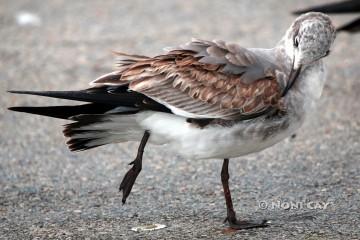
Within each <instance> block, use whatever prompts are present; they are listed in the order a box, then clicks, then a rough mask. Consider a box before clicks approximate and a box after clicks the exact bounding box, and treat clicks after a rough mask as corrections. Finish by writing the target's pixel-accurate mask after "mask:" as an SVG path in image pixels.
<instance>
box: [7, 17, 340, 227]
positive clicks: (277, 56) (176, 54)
mask: <svg viewBox="0 0 360 240" xmlns="http://www.w3.org/2000/svg"><path fill="white" fill-rule="evenodd" d="M334 39H335V28H334V26H333V25H332V23H331V20H330V18H329V17H328V16H327V15H325V14H322V13H316V12H312V13H307V14H304V15H301V16H299V17H298V18H297V19H296V20H295V21H294V22H293V23H292V24H291V26H290V28H289V29H288V30H287V31H286V33H285V35H284V36H283V38H282V39H281V40H280V41H279V42H278V44H277V45H276V46H275V47H274V48H271V49H263V48H244V47H241V46H240V45H238V44H235V43H227V42H225V41H221V40H214V41H205V40H199V39H193V40H192V41H191V42H188V43H186V44H183V45H181V46H179V47H172V48H167V49H166V52H165V53H163V54H160V55H158V56H155V57H147V56H141V55H133V54H126V53H121V52H116V54H117V55H118V57H119V62H118V66H117V69H116V70H115V71H114V72H111V73H109V74H105V75H103V76H101V77H99V78H97V79H96V80H94V81H92V82H91V87H90V88H87V89H85V90H80V91H35V92H34V91H10V92H11V93H17V94H30V95H38V96H47V97H53V98H61V99H68V100H75V101H82V102H86V104H82V105H74V106H45V107H26V106H25V107H12V108H9V109H10V110H14V111H18V112H27V113H32V114H39V115H45V116H50V117H55V118H62V119H68V120H71V121H72V122H71V123H69V124H67V125H65V128H64V131H63V132H64V135H65V136H66V137H68V138H69V140H68V142H67V144H68V146H69V148H70V150H71V151H82V150H87V149H91V148H95V147H98V146H102V145H105V144H109V143H121V142H127V141H140V145H139V148H138V152H137V156H136V157H135V160H134V161H132V162H131V163H130V165H132V167H131V168H130V170H129V171H128V172H127V173H126V175H125V177H124V178H123V180H122V182H121V184H120V188H119V190H120V191H122V192H123V198H122V202H123V203H125V202H126V199H127V197H128V196H129V194H130V191H131V189H132V187H133V185H134V183H135V180H136V178H137V176H138V175H139V173H140V171H141V169H142V157H143V152H144V149H145V146H146V144H147V143H151V144H157V145H164V146H165V147H166V149H168V150H170V151H174V152H176V153H177V154H180V155H181V156H183V157H184V158H188V159H194V160H197V159H213V158H219V159H222V160H223V165H222V169H221V181H222V185H223V190H224V196H225V202H226V207H227V217H226V219H225V220H226V221H227V222H228V223H229V225H230V227H231V228H233V229H248V228H257V227H266V226H268V223H267V221H266V220H255V221H254V220H253V221H250V220H248V221H245V220H238V218H237V217H236V213H235V210H234V207H233V202H232V198H231V192H230V188H229V172H228V168H229V159H230V158H235V157H239V156H244V155H247V154H249V153H254V152H258V151H261V150H263V149H265V148H268V147H270V146H272V145H274V144H276V143H278V142H280V141H281V140H283V139H285V138H286V137H288V136H291V134H293V133H294V132H295V131H296V130H297V129H298V128H299V127H300V126H301V125H302V123H303V122H304V119H305V118H306V116H307V114H308V113H309V112H310V110H311V109H312V108H313V106H314V105H315V103H316V101H317V100H318V99H319V97H320V95H321V92H322V89H323V85H324V82H325V68H324V65H323V61H322V58H324V57H326V56H327V55H328V54H329V51H330V47H331V45H332V43H333V41H334Z"/></svg>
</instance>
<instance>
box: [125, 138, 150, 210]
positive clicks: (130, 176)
mask: <svg viewBox="0 0 360 240" xmlns="http://www.w3.org/2000/svg"><path fill="white" fill-rule="evenodd" d="M149 137H150V132H149V131H145V132H144V135H143V137H142V139H141V142H140V145H139V148H138V152H137V155H136V158H135V160H134V161H132V162H131V163H129V165H133V166H132V168H130V170H129V171H128V172H127V173H126V175H125V177H124V179H123V180H122V182H121V183H120V187H119V191H123V198H122V203H123V204H125V202H126V198H127V197H128V196H129V194H130V192H131V189H132V187H133V186H134V183H135V180H136V178H137V176H138V175H139V173H140V171H141V168H142V156H143V153H144V148H145V145H146V142H147V141H148V139H149Z"/></svg>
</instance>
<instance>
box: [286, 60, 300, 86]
mask: <svg viewBox="0 0 360 240" xmlns="http://www.w3.org/2000/svg"><path fill="white" fill-rule="evenodd" d="M301 68H302V66H301V65H300V66H298V67H297V68H294V67H293V68H292V69H291V72H290V76H289V83H290V84H291V85H292V84H294V82H295V80H296V79H297V77H298V76H299V73H300V72H301Z"/></svg>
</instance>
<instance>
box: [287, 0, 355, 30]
mask: <svg viewBox="0 0 360 240" xmlns="http://www.w3.org/2000/svg"><path fill="white" fill-rule="evenodd" d="M312 11H317V12H322V13H335V14H349V13H350V14H352V13H359V12H360V1H359V0H347V1H342V2H334V3H327V4H323V5H319V6H314V7H310V8H306V9H303V10H298V11H294V12H293V13H294V14H303V13H306V12H312ZM337 31H338V32H340V31H344V32H349V33H356V32H359V31H360V17H358V18H356V19H354V20H352V21H351V22H348V23H346V24H344V25H342V26H340V27H338V28H337Z"/></svg>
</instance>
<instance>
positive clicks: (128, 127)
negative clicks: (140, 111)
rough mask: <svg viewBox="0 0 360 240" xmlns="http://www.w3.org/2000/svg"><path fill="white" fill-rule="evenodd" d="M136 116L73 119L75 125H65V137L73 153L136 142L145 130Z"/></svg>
mask: <svg viewBox="0 0 360 240" xmlns="http://www.w3.org/2000/svg"><path fill="white" fill-rule="evenodd" d="M135 116H136V115H118V114H96V115H94V114H90V115H89V114H82V115H78V116H75V117H72V118H71V120H74V122H73V123H69V124H67V125H65V129H64V131H63V132H64V135H65V136H66V137H69V138H70V140H69V141H68V142H67V144H68V147H69V149H70V150H71V151H83V150H87V149H91V148H95V147H99V146H102V145H105V144H109V143H118V142H125V141H136V140H139V139H140V138H141V134H142V133H143V131H144V130H142V129H141V127H140V126H139V125H138V123H137V121H136V117H135Z"/></svg>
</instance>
